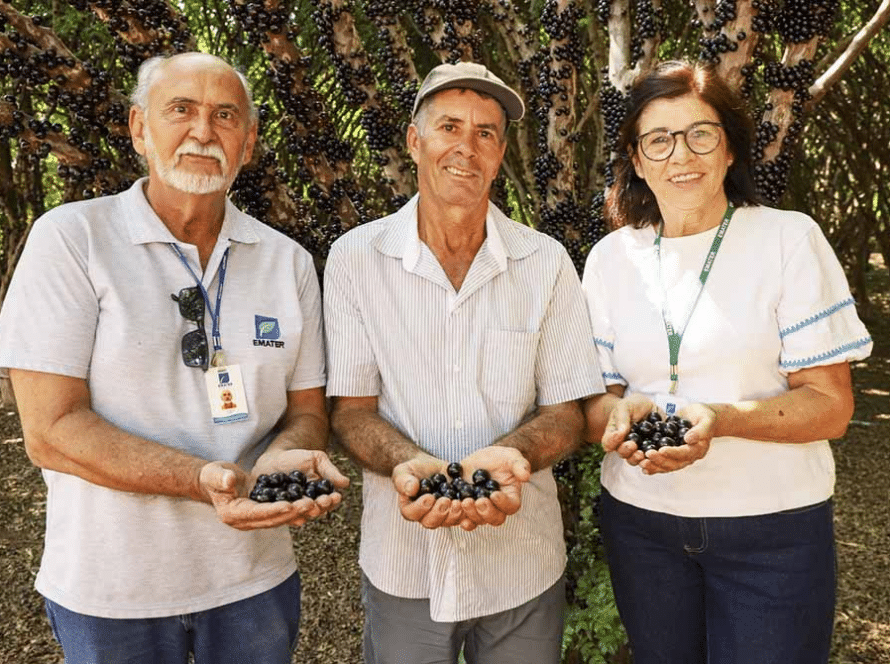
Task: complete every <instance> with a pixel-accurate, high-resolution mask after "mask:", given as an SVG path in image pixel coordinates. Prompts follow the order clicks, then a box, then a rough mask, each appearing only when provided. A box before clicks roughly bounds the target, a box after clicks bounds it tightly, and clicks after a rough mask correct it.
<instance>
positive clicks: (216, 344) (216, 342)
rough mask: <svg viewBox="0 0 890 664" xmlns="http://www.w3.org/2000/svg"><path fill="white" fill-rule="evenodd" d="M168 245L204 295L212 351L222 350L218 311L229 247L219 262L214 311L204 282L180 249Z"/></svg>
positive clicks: (220, 303)
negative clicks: (210, 325) (211, 329)
mask: <svg viewBox="0 0 890 664" xmlns="http://www.w3.org/2000/svg"><path fill="white" fill-rule="evenodd" d="M170 246H171V247H172V248H173V251H174V252H175V253H176V255H177V256H179V260H181V261H182V264H183V265H185V267H186V269H187V270H188V271H189V273H190V274H191V275H192V277H193V278H194V279H195V283H196V284H198V288H200V289H201V295H203V296H204V302H205V303H206V304H207V312H208V313H209V314H210V320H211V321H213V332H212V334H213V352H214V355H215V354H216V353H218V352H219V351H221V350H222V338H221V337H220V334H219V312H220V307H221V306H222V293H223V284H225V281H226V266H227V265H228V262H229V248H230V247H226V251H225V253H223V257H222V261H221V262H220V264H219V283H218V284H217V286H216V311H214V310H213V309H211V308H210V296H209V295H208V294H207V289H206V288H204V284H203V283H201V280H200V279H199V278H198V275H197V274H195V271H194V270H193V269H192V266H191V265H189V262H188V260H186V257H185V255H184V254H183V253H182V250H181V249H180V248H179V247H178V246H177V245H176V244H175V243H173V242H171V243H170Z"/></svg>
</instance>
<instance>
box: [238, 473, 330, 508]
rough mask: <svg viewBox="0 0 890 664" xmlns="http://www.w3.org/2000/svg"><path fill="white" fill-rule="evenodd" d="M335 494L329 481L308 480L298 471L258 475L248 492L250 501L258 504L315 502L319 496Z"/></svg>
mask: <svg viewBox="0 0 890 664" xmlns="http://www.w3.org/2000/svg"><path fill="white" fill-rule="evenodd" d="M331 493H335V491H334V485H333V484H332V483H331V481H330V480H329V479H325V478H321V479H318V480H310V479H308V478H307V477H306V475H305V474H304V473H303V472H302V471H299V470H293V471H291V472H289V473H271V474H269V475H260V476H259V477H257V479H256V485H255V486H254V487H253V489H252V490H251V492H250V499H251V500H255V501H256V502H258V503H274V502H278V501H280V500H287V501H289V502H293V501H295V500H300V498H311V499H312V500H315V499H316V498H318V497H319V496H323V495H328V494H331Z"/></svg>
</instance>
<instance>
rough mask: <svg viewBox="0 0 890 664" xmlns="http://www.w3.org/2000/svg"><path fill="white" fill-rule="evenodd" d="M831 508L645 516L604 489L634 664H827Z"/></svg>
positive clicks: (607, 537) (605, 529)
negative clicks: (705, 515)
mask: <svg viewBox="0 0 890 664" xmlns="http://www.w3.org/2000/svg"><path fill="white" fill-rule="evenodd" d="M832 512H833V510H832V503H831V501H830V500H829V501H826V502H823V503H819V504H817V505H811V506H808V507H803V508H800V509H795V510H789V511H786V512H777V513H774V514H765V515H762V516H751V517H747V516H746V517H728V518H722V517H721V518H717V517H710V518H686V517H677V516H672V515H670V514H664V513H660V512H652V511H649V510H644V509H639V508H637V507H633V506H631V505H628V504H627V503H623V502H621V501H619V500H616V499H615V498H614V497H612V496H611V495H610V494H609V493H608V492H607V491H606V490H605V489H603V492H602V499H601V503H600V527H601V530H602V535H603V542H604V544H605V547H606V557H607V560H608V563H609V569H610V572H611V575H612V587H613V589H614V591H615V600H616V602H617V605H618V611H619V613H620V615H621V620H622V621H623V622H624V626H625V628H626V629H627V633H628V636H629V638H630V645H631V650H632V651H633V656H634V664H825V663H826V662H828V655H829V651H830V649H831V632H832V628H833V625H834V598H835V576H836V569H835V549H834V528H833V524H832V518H833V515H832Z"/></svg>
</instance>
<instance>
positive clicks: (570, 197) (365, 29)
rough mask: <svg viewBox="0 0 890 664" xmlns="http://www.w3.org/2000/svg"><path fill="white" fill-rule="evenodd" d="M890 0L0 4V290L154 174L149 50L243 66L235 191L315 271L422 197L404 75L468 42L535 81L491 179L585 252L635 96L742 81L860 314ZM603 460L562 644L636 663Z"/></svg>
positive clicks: (579, 515) (884, 164)
mask: <svg viewBox="0 0 890 664" xmlns="http://www.w3.org/2000/svg"><path fill="white" fill-rule="evenodd" d="M888 14H890V2H888V0H883V1H879V0H864V1H860V2H854V1H850V0H719V1H718V0H692V1H691V2H690V1H687V0H633V1H631V0H611V1H609V0H578V1H576V2H569V1H568V0H516V1H515V2H510V1H508V0H450V1H448V0H406V1H400V0H354V1H353V2H346V1H345V0H315V1H313V2H309V1H308V0H200V1H198V0H173V1H170V2H167V1H165V0H129V1H128V0H97V1H92V2H91V1H88V0H71V1H70V2H64V1H63V0H15V2H12V3H9V2H5V1H4V0H0V298H2V295H3V294H4V293H5V289H6V286H7V284H8V281H9V278H10V276H11V274H12V271H13V269H14V267H15V262H16V259H17V257H18V255H19V252H20V251H21V248H22V246H23V244H24V240H25V239H26V237H27V232H28V229H29V227H30V224H31V222H32V221H33V220H34V219H35V218H37V217H38V216H39V215H40V214H42V213H43V212H44V211H45V210H47V209H49V208H51V207H53V206H56V205H58V204H60V203H62V202H65V201H70V200H78V199H82V198H88V197H93V196H99V195H104V194H108V193H113V192H116V191H119V190H121V189H122V188H125V187H127V186H129V184H130V183H132V181H134V180H135V178H137V177H138V176H139V175H140V174H141V167H140V164H139V162H138V160H137V158H136V156H135V154H134V153H133V151H132V149H131V147H130V144H129V138H128V133H127V127H126V122H127V110H128V102H127V94H128V92H129V90H130V89H131V88H132V84H133V82H134V75H135V71H136V69H137V67H138V64H139V63H140V62H141V61H142V60H144V59H145V58H146V57H149V56H151V55H155V54H158V53H169V52H174V51H182V50H193V49H199V50H204V51H207V52H212V53H215V54H217V55H220V56H222V57H224V58H226V59H227V60H229V61H230V62H232V63H233V64H236V65H238V66H239V67H240V68H241V69H242V70H243V71H244V72H245V73H246V75H247V76H248V78H249V79H250V81H251V82H252V84H253V86H254V94H255V98H256V100H257V102H258V103H259V104H260V116H261V136H262V139H263V140H262V145H261V146H260V149H258V150H257V151H256V154H255V156H254V160H253V162H252V163H251V164H249V165H248V166H247V167H246V168H245V169H244V171H243V172H242V174H241V176H240V177H239V179H238V180H237V181H236V183H235V185H234V186H233V190H232V195H233V198H234V199H235V200H236V202H237V203H238V204H239V205H240V206H241V207H242V208H243V209H245V210H247V211H249V212H250V213H252V214H254V215H255V216H257V217H258V218H261V219H263V220H264V221H266V222H267V223H269V224H270V225H272V226H275V227H277V228H279V229H281V230H283V231H284V232H286V233H288V234H289V235H291V236H293V237H294V238H296V239H297V240H298V241H300V242H301V243H302V244H303V245H304V246H306V247H307V248H308V249H309V250H310V251H312V253H313V255H314V256H315V257H316V259H317V261H318V266H319V269H322V267H323V262H324V258H325V256H326V255H327V250H328V248H329V247H330V244H331V242H333V241H334V240H335V239H336V238H337V237H339V235H340V234H342V233H343V232H344V231H345V230H347V229H349V228H351V227H353V226H354V225H356V224H359V223H363V222H365V221H368V220H370V219H373V218H376V217H378V216H381V215H383V214H386V213H388V212H391V211H393V210H394V209H396V207H398V206H399V205H400V204H401V203H403V202H404V201H405V200H406V199H407V197H409V196H410V195H411V194H412V193H413V191H414V170H413V164H412V163H411V160H410V158H409V157H408V156H407V153H406V151H405V149H404V145H403V137H404V131H405V128H406V126H407V123H408V121H409V114H410V108H411V104H412V101H413V96H414V92H415V91H416V89H417V85H418V82H419V79H421V78H422V77H423V75H424V74H425V73H426V72H427V71H428V70H429V69H431V68H432V67H433V66H435V65H436V64H438V63H439V62H442V61H451V62H453V61H457V60H477V61H482V62H484V63H486V64H487V65H488V66H489V67H490V68H491V69H492V70H493V71H495V72H496V73H497V74H498V75H499V76H501V77H502V78H503V79H504V80H506V81H507V82H508V83H510V84H511V85H513V86H514V87H515V88H517V89H518V90H520V91H521V92H522V94H523V96H524V97H525V99H526V102H527V108H528V114H527V116H526V119H525V120H524V121H523V122H522V123H520V124H518V125H517V126H515V127H513V128H512V129H511V132H512V135H511V137H510V143H509V148H508V154H507V157H506V159H505V163H504V166H503V168H502V175H501V177H500V178H499V180H498V183H497V186H496V191H495V193H494V197H495V199H496V201H497V202H498V204H499V205H500V206H501V207H502V208H504V209H506V210H507V211H508V212H510V213H511V214H512V215H513V216H514V218H516V219H517V220H518V221H521V222H523V223H526V224H529V225H532V226H535V227H537V228H538V229H539V230H542V231H543V232H546V233H549V234H551V235H553V236H554V237H557V238H558V239H559V240H561V241H562V242H563V243H564V244H565V245H566V247H567V248H568V249H569V251H570V253H571V254H572V256H573V258H574V259H575V262H576V265H578V266H579V268H580V266H581V265H582V264H583V259H584V256H585V255H586V252H587V250H588V249H589V247H590V246H591V245H592V243H593V242H595V241H596V240H597V239H599V237H601V236H602V234H603V233H604V232H606V229H605V228H604V226H603V223H602V212H601V205H602V192H603V190H604V188H605V187H606V186H607V185H608V184H609V182H610V160H611V159H612V158H613V155H612V154H611V153H610V147H611V140H612V138H613V137H614V133H615V130H616V128H617V125H618V123H619V122H620V119H621V113H622V110H621V100H622V92H623V91H624V90H625V89H626V86H627V85H628V84H629V82H630V81H631V80H632V78H633V76H634V75H635V73H637V72H638V71H640V70H642V69H645V68H646V67H648V66H651V64H653V63H655V62H658V61H661V60H665V59H671V58H677V57H685V58H691V59H695V58H702V59H706V60H710V61H712V62H713V63H714V64H715V66H717V67H718V68H719V69H720V70H721V72H723V73H724V75H725V76H727V78H729V79H730V80H731V81H733V82H734V83H735V84H737V85H739V86H740V87H741V89H742V90H743V91H745V93H746V96H747V99H748V102H749V107H750V113H751V117H752V119H753V120H754V121H755V124H756V126H757V128H758V139H757V145H756V146H755V155H754V156H755V159H756V163H757V182H758V185H759V187H760V191H761V194H762V195H763V196H764V197H765V198H767V199H768V200H770V201H771V202H773V203H774V204H776V205H778V206H781V207H790V208H795V209H798V210H802V211H804V212H807V213H809V214H810V215H811V216H813V217H814V218H815V219H817V220H818V221H819V222H820V224H821V225H822V227H823V229H824V230H825V233H826V235H827V236H828V238H829V240H830V241H831V243H832V245H833V246H834V247H835V249H836V251H837V252H838V255H839V256H840V258H841V260H842V262H843V263H844V265H845V267H846V268H847V271H848V275H849V278H850V280H851V284H852V286H853V289H854V292H855V294H856V296H857V298H858V300H859V303H860V310H861V311H862V312H863V314H864V315H866V316H867V315H868V314H869V310H870V307H871V298H872V293H871V292H870V290H869V287H868V284H869V280H868V279H867V277H868V270H869V263H868V256H869V254H871V253H873V252H879V253H882V254H883V257H884V260H885V262H887V263H890V221H888V219H890V217H888V204H890V201H888V196H887V186H886V185H885V184H884V183H885V181H886V180H887V175H888V164H890V117H888V115H890V102H888V100H887V96H886V94H884V93H883V91H886V90H887V89H890V88H888V85H890V80H888V79H890V75H888V62H890V58H888V55H890V44H888V39H887V35H886V32H883V31H880V28H881V27H882V26H883V24H884V22H885V21H886V20H887V16H888ZM598 461H599V460H598V458H597V453H596V452H588V453H586V454H585V455H582V456H580V457H577V458H573V459H570V460H569V461H567V462H565V463H563V464H562V465H561V467H560V474H561V476H562V478H563V485H564V490H563V494H564V495H563V504H564V507H565V510H564V512H565V522H566V536H567V540H568V542H569V545H570V562H569V577H570V613H569V617H568V621H567V627H566V636H567V638H566V661H567V662H573V661H585V662H600V661H620V660H622V659H624V658H626V652H625V651H624V648H623V643H624V636H623V633H622V631H621V627H620V623H619V622H618V619H617V614H616V612H615V610H614V605H613V603H612V601H611V595H610V590H609V586H608V574H607V570H606V568H605V565H604V564H603V563H602V562H601V561H602V556H601V555H600V553H601V552H600V549H599V540H598V532H597V525H596V514H595V503H596V497H597V496H598V494H599V475H598V472H599V471H598V467H599V464H598Z"/></svg>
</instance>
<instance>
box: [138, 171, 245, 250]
mask: <svg viewBox="0 0 890 664" xmlns="http://www.w3.org/2000/svg"><path fill="white" fill-rule="evenodd" d="M147 182H148V178H147V177H144V178H140V179H139V180H137V181H136V183H135V184H134V185H133V186H132V187H130V188H129V189H128V190H127V191H125V192H123V194H122V201H123V207H124V211H125V214H126V217H125V219H126V224H127V229H128V230H129V233H130V241H131V242H132V243H133V244H148V243H150V242H165V243H168V244H169V243H171V242H173V243H175V242H177V241H178V240H177V239H176V238H175V237H174V236H173V233H171V232H170V229H169V228H167V226H166V224H164V222H163V221H161V218H160V217H159V216H158V215H157V213H156V212H155V211H154V209H152V207H151V205H150V204H149V202H148V199H147V198H146V197H145V190H144V188H143V187H144V186H145V184H146V183H147ZM252 222H253V218H252V217H250V216H248V215H246V214H244V213H243V212H241V210H239V209H238V208H236V207H235V205H234V204H233V203H232V201H230V200H229V199H228V198H226V211H225V217H224V218H223V224H222V228H221V229H220V232H219V236H220V237H221V238H227V239H229V240H232V241H234V242H241V243H244V244H255V243H257V242H259V241H260V236H259V235H258V234H257V232H256V230H255V229H254V228H253V223H252Z"/></svg>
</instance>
